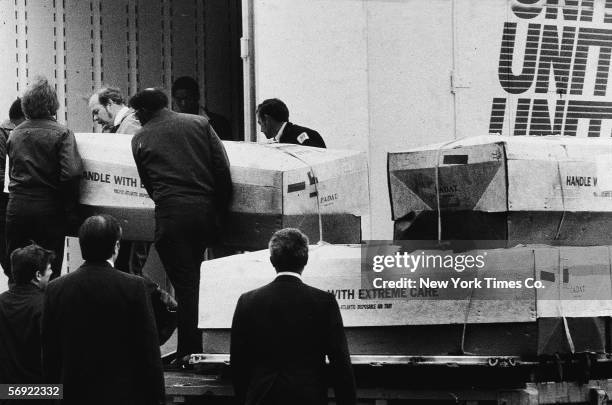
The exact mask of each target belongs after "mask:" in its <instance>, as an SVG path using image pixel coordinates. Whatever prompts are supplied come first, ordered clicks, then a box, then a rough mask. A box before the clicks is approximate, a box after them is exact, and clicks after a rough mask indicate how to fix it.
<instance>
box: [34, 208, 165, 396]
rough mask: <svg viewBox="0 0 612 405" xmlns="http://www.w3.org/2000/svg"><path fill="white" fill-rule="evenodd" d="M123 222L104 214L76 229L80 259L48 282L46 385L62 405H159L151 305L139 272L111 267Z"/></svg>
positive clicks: (44, 333) (159, 379) (160, 389)
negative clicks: (60, 393) (60, 390)
mask: <svg viewBox="0 0 612 405" xmlns="http://www.w3.org/2000/svg"><path fill="white" fill-rule="evenodd" d="M120 239H121V227H120V226H119V222H118V221H117V220H116V219H115V218H113V217H111V216H110V215H98V216H93V217H89V218H87V219H86V220H85V222H84V223H83V225H81V228H80V229H79V245H80V246H81V252H82V255H83V258H84V259H85V263H84V264H83V265H82V266H81V267H80V268H79V269H77V270H76V271H74V272H72V273H69V274H67V275H65V276H63V277H60V278H58V279H56V280H54V281H52V282H51V283H49V286H48V287H47V292H46V294H45V303H44V309H43V318H42V361H43V372H44V377H45V380H44V382H45V383H50V384H63V385H64V399H63V402H62V404H75V405H76V404H88V405H91V404H94V405H96V404H100V405H102V404H104V405H106V404H117V405H119V404H120V405H136V404H138V405H145V404H146V405H150V404H155V405H157V404H160V403H162V404H163V403H164V375H163V370H162V363H161V355H160V351H159V344H158V341H157V331H156V330H155V320H154V318H153V310H152V308H151V303H150V301H149V298H148V296H147V293H146V290H145V285H144V281H143V279H142V278H141V277H137V276H134V275H131V274H126V273H123V272H121V271H118V270H115V269H114V268H113V263H114V260H115V259H116V258H117V254H118V253H119V241H120Z"/></svg>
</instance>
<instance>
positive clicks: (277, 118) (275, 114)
mask: <svg viewBox="0 0 612 405" xmlns="http://www.w3.org/2000/svg"><path fill="white" fill-rule="evenodd" d="M256 114H257V123H258V124H259V126H260V127H261V132H262V133H263V134H264V135H265V136H266V138H268V139H272V140H273V141H274V142H279V143H294V144H296V145H303V146H314V147H317V148H325V142H324V141H323V138H322V137H321V135H319V133H318V132H317V131H315V130H312V129H310V128H306V127H301V126H299V125H295V124H292V123H290V122H289V109H287V106H286V105H285V103H283V102H282V101H281V100H279V99H277V98H271V99H268V100H264V101H263V102H262V103H261V104H259V105H258V106H257V111H256Z"/></svg>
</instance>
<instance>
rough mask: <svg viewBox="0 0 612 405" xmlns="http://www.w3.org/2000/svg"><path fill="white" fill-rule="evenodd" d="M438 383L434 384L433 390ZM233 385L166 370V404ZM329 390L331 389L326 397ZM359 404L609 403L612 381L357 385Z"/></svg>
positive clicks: (414, 362) (216, 360)
mask: <svg viewBox="0 0 612 405" xmlns="http://www.w3.org/2000/svg"><path fill="white" fill-rule="evenodd" d="M351 360H352V362H353V364H354V365H360V366H362V367H368V366H371V367H384V366H394V367H396V366H398V365H405V366H421V365H425V366H442V367H444V366H449V367H459V366H466V371H468V370H467V366H469V367H478V368H485V369H486V368H489V367H491V368H506V367H536V366H538V365H539V364H540V362H539V361H531V360H524V359H521V358H520V357H517V356H385V355H371V356H365V355H355V356H351ZM596 361H597V362H606V363H610V362H612V359H610V357H609V356H607V355H601V356H597V358H596ZM189 362H190V363H191V364H192V365H194V366H197V365H201V366H204V367H206V366H211V365H212V366H221V367H222V368H225V369H227V366H228V365H229V355H228V354H194V355H192V356H191V358H190V361H189ZM468 372H469V371H468ZM438 385H439V388H438ZM232 397H233V389H232V387H231V383H230V381H229V380H228V379H227V378H226V377H223V376H222V375H221V374H215V375H203V374H196V373H193V372H192V373H185V372H167V373H166V398H167V401H166V403H167V404H186V403H190V401H194V402H195V401H197V403H201V402H200V401H203V400H204V399H205V400H206V403H211V404H227V403H232V402H231V401H232ZM332 397H333V391H330V398H332ZM357 397H358V404H362V405H365V404H372V405H387V404H388V403H389V402H392V403H394V404H403V403H410V404H414V403H419V404H420V403H423V404H427V403H428V402H429V401H436V403H449V404H465V405H478V404H484V403H488V404H497V405H547V404H560V403H563V404H596V405H601V404H608V403H609V402H608V401H609V400H610V398H612V379H592V380H589V381H588V382H584V383H580V382H574V381H562V382H538V383H532V382H526V383H523V384H521V385H520V387H519V388H510V389H505V388H471V387H460V388H457V387H445V381H443V379H441V380H440V381H439V384H438V382H436V386H435V388H418V387H416V388H415V387H410V388H405V389H404V388H388V387H367V388H365V387H358V390H357Z"/></svg>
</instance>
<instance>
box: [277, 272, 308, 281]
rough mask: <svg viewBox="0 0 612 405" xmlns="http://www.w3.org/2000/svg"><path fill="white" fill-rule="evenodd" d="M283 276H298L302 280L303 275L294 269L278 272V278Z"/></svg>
mask: <svg viewBox="0 0 612 405" xmlns="http://www.w3.org/2000/svg"><path fill="white" fill-rule="evenodd" d="M281 276H292V277H296V278H298V279H300V280H301V279H302V275H301V274H300V273H295V272H293V271H281V272H278V273H276V278H279V277H281ZM276 278H275V279H276Z"/></svg>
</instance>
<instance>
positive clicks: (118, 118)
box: [113, 105, 130, 126]
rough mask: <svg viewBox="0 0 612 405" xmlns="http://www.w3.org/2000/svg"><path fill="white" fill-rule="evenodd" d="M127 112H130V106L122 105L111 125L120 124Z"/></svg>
mask: <svg viewBox="0 0 612 405" xmlns="http://www.w3.org/2000/svg"><path fill="white" fill-rule="evenodd" d="M129 113H130V108H129V107H128V106H125V105H124V106H123V107H121V109H120V110H119V112H118V113H117V115H115V122H114V124H113V125H114V126H117V125H119V124H121V121H123V119H124V118H125V116H126V115H128V114H129Z"/></svg>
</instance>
